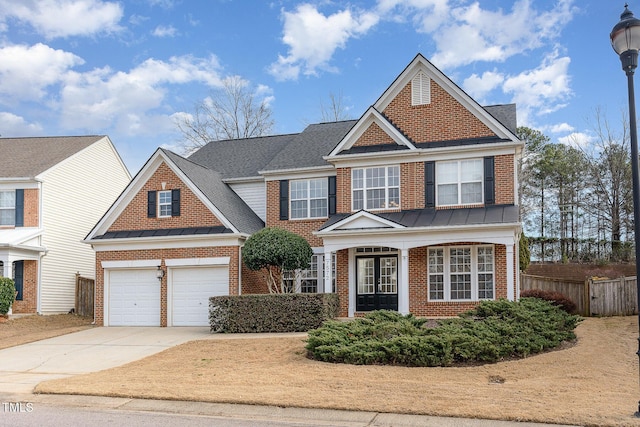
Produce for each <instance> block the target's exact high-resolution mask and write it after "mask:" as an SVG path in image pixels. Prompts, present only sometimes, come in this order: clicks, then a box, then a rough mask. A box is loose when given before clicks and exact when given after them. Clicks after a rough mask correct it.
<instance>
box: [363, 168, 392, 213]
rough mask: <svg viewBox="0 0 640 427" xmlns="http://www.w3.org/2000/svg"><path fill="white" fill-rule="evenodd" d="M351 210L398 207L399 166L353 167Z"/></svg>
mask: <svg viewBox="0 0 640 427" xmlns="http://www.w3.org/2000/svg"><path fill="white" fill-rule="evenodd" d="M351 187H352V204H353V210H359V209H365V210H375V209H395V208H399V207H400V166H386V167H384V166H383V167H375V168H366V169H353V171H352V172H351Z"/></svg>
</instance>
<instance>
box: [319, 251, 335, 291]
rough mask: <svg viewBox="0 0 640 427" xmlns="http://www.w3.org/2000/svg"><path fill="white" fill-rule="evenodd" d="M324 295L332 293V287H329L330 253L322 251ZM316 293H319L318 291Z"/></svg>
mask: <svg viewBox="0 0 640 427" xmlns="http://www.w3.org/2000/svg"><path fill="white" fill-rule="evenodd" d="M323 282H324V290H323V291H324V293H325V294H330V293H333V286H331V251H327V249H325V251H324V280H323ZM318 292H321V291H320V289H318Z"/></svg>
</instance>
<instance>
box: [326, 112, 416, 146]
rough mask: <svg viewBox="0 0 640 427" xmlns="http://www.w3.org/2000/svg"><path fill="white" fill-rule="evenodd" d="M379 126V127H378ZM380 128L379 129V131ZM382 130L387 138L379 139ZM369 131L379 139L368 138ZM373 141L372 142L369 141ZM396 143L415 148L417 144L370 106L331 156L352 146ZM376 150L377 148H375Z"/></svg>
mask: <svg viewBox="0 0 640 427" xmlns="http://www.w3.org/2000/svg"><path fill="white" fill-rule="evenodd" d="M376 128H377V129H376ZM378 129H379V131H378ZM380 131H382V132H383V135H384V136H386V137H387V138H384V136H383V138H384V139H378V138H379V137H380ZM368 133H373V134H374V135H376V136H378V138H376V139H377V141H378V142H376V141H375V139H373V138H367V134H368ZM369 141H371V142H369ZM389 142H390V143H395V144H396V145H397V146H399V147H400V148H408V149H412V150H415V148H416V147H415V146H414V145H413V144H412V143H411V141H409V140H408V139H407V138H406V137H405V136H404V135H403V134H402V132H400V131H399V130H398V129H397V128H396V127H394V126H393V125H392V124H391V123H389V121H388V120H387V119H386V118H385V117H384V116H383V115H382V114H380V113H379V112H378V110H376V109H375V108H374V107H369V109H368V110H367V112H366V113H365V114H364V115H363V116H362V117H361V118H360V120H358V121H357V123H356V124H355V125H354V126H353V127H352V128H351V130H350V131H349V133H347V134H346V135H345V137H344V138H343V139H342V141H340V143H339V144H338V145H336V147H335V148H334V149H333V150H332V151H331V153H330V154H329V156H335V155H337V154H338V153H340V152H342V151H344V150H349V149H351V148H352V147H365V146H375V145H386V144H385V143H387V144H388V143H389ZM373 149H374V150H375V148H373Z"/></svg>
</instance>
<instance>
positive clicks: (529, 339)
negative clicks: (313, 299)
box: [306, 298, 580, 366]
mask: <svg viewBox="0 0 640 427" xmlns="http://www.w3.org/2000/svg"><path fill="white" fill-rule="evenodd" d="M579 321H580V317H579V316H574V315H570V314H568V313H567V312H565V311H563V310H561V309H559V308H558V307H556V306H555V305H553V304H552V303H550V302H548V301H544V300H541V299H537V298H523V299H521V300H520V301H519V302H510V301H506V300H498V301H483V302H481V303H480V304H479V305H478V307H476V308H475V309H474V310H471V311H468V312H466V313H463V314H462V315H460V316H459V317H458V318H455V319H447V320H442V321H440V322H439V324H438V326H437V327H434V328H427V327H426V326H425V323H426V321H425V320H424V319H417V318H415V317H414V316H413V315H406V316H403V315H401V314H399V313H395V312H389V311H374V312H371V313H369V314H367V315H366V316H365V317H363V318H358V319H354V320H353V321H350V322H337V321H329V322H325V323H324V325H323V326H322V327H320V328H318V329H316V330H313V331H310V332H309V336H308V339H307V346H306V348H307V351H308V355H309V357H311V358H313V359H316V360H321V361H325V362H339V363H351V364H392V365H404V366H451V365H453V364H459V363H488V362H489V363H491V362H497V361H499V360H503V359H505V358H511V357H526V356H528V355H531V354H535V353H539V352H541V351H545V350H548V349H551V348H555V347H557V346H559V345H560V344H561V343H562V342H563V341H567V340H573V339H575V334H574V329H575V327H576V326H577V324H578V322H579Z"/></svg>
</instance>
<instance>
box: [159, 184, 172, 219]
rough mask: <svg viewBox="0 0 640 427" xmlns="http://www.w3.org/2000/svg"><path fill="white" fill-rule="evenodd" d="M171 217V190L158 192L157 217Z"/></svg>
mask: <svg viewBox="0 0 640 427" xmlns="http://www.w3.org/2000/svg"><path fill="white" fill-rule="evenodd" d="M168 216H171V190H169V191H159V192H158V217H160V218H165V217H168Z"/></svg>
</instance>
